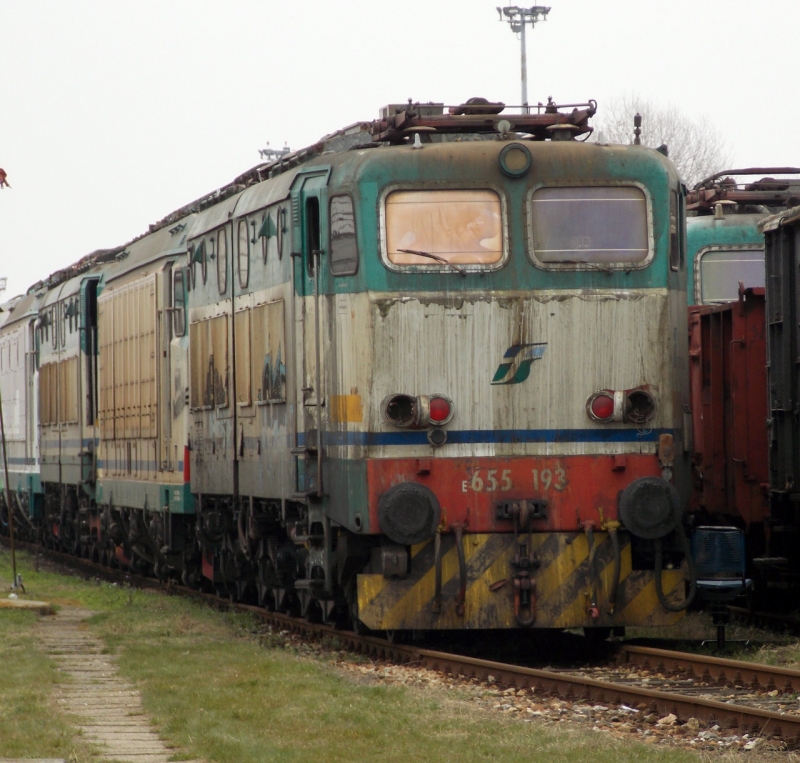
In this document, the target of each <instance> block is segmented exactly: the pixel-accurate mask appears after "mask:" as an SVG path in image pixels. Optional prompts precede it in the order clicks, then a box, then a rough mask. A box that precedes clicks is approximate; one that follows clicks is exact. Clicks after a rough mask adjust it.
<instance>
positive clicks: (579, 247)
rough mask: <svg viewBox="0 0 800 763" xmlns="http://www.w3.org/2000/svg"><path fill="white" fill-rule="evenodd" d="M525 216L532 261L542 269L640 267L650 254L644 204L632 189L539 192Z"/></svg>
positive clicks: (640, 196) (581, 188)
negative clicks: (531, 247)
mask: <svg viewBox="0 0 800 763" xmlns="http://www.w3.org/2000/svg"><path fill="white" fill-rule="evenodd" d="M530 212H531V214H530V218H529V219H530V227H531V230H530V235H531V241H532V244H533V257H534V259H535V260H536V262H537V263H539V264H541V265H543V266H545V267H551V268H556V269H558V268H565V267H567V268H568V267H573V266H575V265H577V266H579V267H580V265H582V264H583V265H589V266H591V265H594V264H608V265H622V266H629V267H630V266H633V267H642V266H644V264H646V261H647V259H648V255H649V254H650V236H649V226H648V209H647V201H646V199H645V195H644V192H643V191H642V190H641V189H639V188H636V187H634V186H585V187H577V186H576V187H568V188H547V187H545V188H539V189H537V190H536V191H535V192H534V194H533V196H532V197H531V204H530Z"/></svg>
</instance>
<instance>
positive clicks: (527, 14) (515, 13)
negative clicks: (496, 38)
mask: <svg viewBox="0 0 800 763" xmlns="http://www.w3.org/2000/svg"><path fill="white" fill-rule="evenodd" d="M548 13H550V8H549V7H548V6H546V5H532V6H531V7H530V8H520V7H519V6H518V5H506V6H504V7H502V8H501V7H500V6H497V14H498V15H499V16H500V21H503V16H505V17H506V18H505V20H506V21H507V22H508V25H509V26H510V27H511V31H512V32H514V33H515V34H516V33H517V32H519V43H520V55H521V70H522V111H523V113H524V114H529V113H530V109H529V108H528V55H527V51H526V47H525V27H526V26H527V25H528V24H530V25H531V29H533V27H534V26H536V22H537V21H539V20H542V19H543V20H544V21H547V14H548Z"/></svg>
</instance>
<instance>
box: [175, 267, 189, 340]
mask: <svg viewBox="0 0 800 763" xmlns="http://www.w3.org/2000/svg"><path fill="white" fill-rule="evenodd" d="M172 330H173V332H174V334H175V336H183V335H184V334H185V333H186V279H185V276H184V273H183V269H182V268H176V269H175V270H174V271H173V273H172Z"/></svg>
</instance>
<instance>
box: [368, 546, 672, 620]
mask: <svg viewBox="0 0 800 763" xmlns="http://www.w3.org/2000/svg"><path fill="white" fill-rule="evenodd" d="M524 537H525V538H527V536H524ZM620 540H621V556H620V562H621V572H620V584H619V589H618V594H617V603H616V607H615V608H614V611H613V614H612V612H611V609H612V608H611V606H610V604H609V600H608V598H609V594H610V591H611V587H612V580H613V573H614V553H613V550H612V545H611V541H610V540H609V537H608V535H607V534H606V533H595V545H596V552H595V553H596V556H595V562H594V564H595V567H594V569H595V571H596V573H595V575H592V574H590V566H589V544H588V541H587V538H586V535H585V534H583V533H542V534H537V533H534V534H533V536H532V545H533V549H534V550H535V553H536V555H537V557H538V560H539V562H540V565H541V566H540V567H539V568H538V569H536V570H535V571H534V572H532V577H533V578H534V579H535V580H536V600H537V613H536V620H535V623H534V627H536V628H579V627H584V626H586V627H590V626H614V625H624V624H626V623H627V624H630V623H636V624H637V625H671V624H674V623H675V622H677V621H678V619H680V617H681V614H680V613H673V612H666V611H665V610H664V609H663V608H662V607H661V606H660V605H659V603H658V599H657V596H656V591H655V580H654V577H653V572H652V571H645V570H633V569H632V568H631V554H630V544H629V542H628V541H627V540H626V538H625V536H622V537H621V539H620ZM462 544H463V549H464V556H465V559H466V565H467V580H468V583H467V593H466V599H465V602H464V604H465V611H464V614H463V615H459V614H458V613H457V611H456V607H455V599H456V594H457V593H458V589H459V585H460V583H459V566H458V554H457V552H456V547H455V537H454V536H453V535H450V534H448V535H444V536H443V537H442V591H441V611H440V612H439V613H436V612H434V611H433V610H434V607H433V603H434V596H435V566H434V542H433V541H432V540H431V541H429V542H427V543H425V544H421V545H420V546H415V547H414V548H413V549H412V558H411V572H410V574H409V576H408V577H406V578H403V579H398V578H385V577H384V576H383V575H377V574H373V575H359V576H358V606H359V617H360V618H361V620H362V621H363V622H364V623H365V625H367V626H368V627H369V628H374V629H376V630H405V629H460V628H517V627H519V626H518V625H517V623H516V620H515V617H514V593H513V591H514V586H513V579H512V578H513V568H512V566H511V561H512V559H513V557H514V553H515V543H514V535H513V534H510V533H492V534H473V535H465V536H464V538H463V540H462ZM503 580H505V581H506V583H505V584H501V581H503ZM683 580H684V574H683V572H682V571H680V570H668V571H665V572H664V573H663V590H664V593H665V595H666V596H667V597H668V599H669V600H670V602H671V603H672V604H673V605H674V604H679V603H680V602H682V601H683V597H684V584H683ZM593 589H596V592H597V602H596V603H597V605H598V608H599V617H598V618H597V619H593V618H592V617H591V615H590V614H589V606H590V605H591V604H592V603H593V602H592V595H593Z"/></svg>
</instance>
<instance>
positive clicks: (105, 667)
mask: <svg viewBox="0 0 800 763" xmlns="http://www.w3.org/2000/svg"><path fill="white" fill-rule="evenodd" d="M91 614H92V613H91V612H90V611H89V610H86V609H79V608H78V607H69V606H64V607H62V608H61V610H60V611H59V612H58V613H57V614H55V615H53V616H51V617H43V618H42V619H41V620H40V621H39V625H38V634H39V637H40V639H41V641H42V642H43V643H44V645H45V647H46V649H47V652H48V653H49V654H50V656H51V657H52V658H53V659H54V660H55V661H56V663H57V665H58V669H59V670H60V671H62V672H63V673H65V674H66V675H68V676H70V678H71V680H70V681H69V682H65V683H62V684H60V685H59V686H58V688H57V689H56V692H55V700H56V701H57V702H58V704H59V705H60V706H61V707H62V708H63V709H64V710H65V711H66V712H67V713H70V714H71V715H73V716H76V717H77V718H78V719H79V723H78V728H79V729H80V730H81V731H82V732H83V736H84V738H85V739H87V740H88V741H89V742H92V743H94V744H96V745H97V746H98V748H99V749H100V751H101V753H102V754H103V756H104V757H105V758H106V759H107V760H114V761H130V762H131V763H168V761H169V759H170V756H171V755H172V754H173V753H174V750H171V749H170V748H169V747H168V746H167V745H166V744H164V742H162V741H161V740H160V739H159V737H158V735H157V734H156V733H155V732H154V731H153V730H152V727H151V725H150V721H149V719H148V717H147V716H146V715H145V713H144V709H143V708H142V701H141V697H140V696H139V692H138V691H137V690H136V688H135V687H134V686H132V685H131V684H129V683H127V682H126V681H125V680H124V679H122V678H120V677H119V675H118V674H117V668H116V665H115V664H114V662H113V658H111V657H109V656H108V655H105V654H103V648H104V644H103V642H102V641H100V639H97V638H95V637H94V636H92V635H91V633H90V632H89V630H88V629H87V627H86V625H85V624H83V621H84V620H85V619H86V618H87V617H89V616H90V615H91ZM186 763H201V762H200V761H186Z"/></svg>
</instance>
